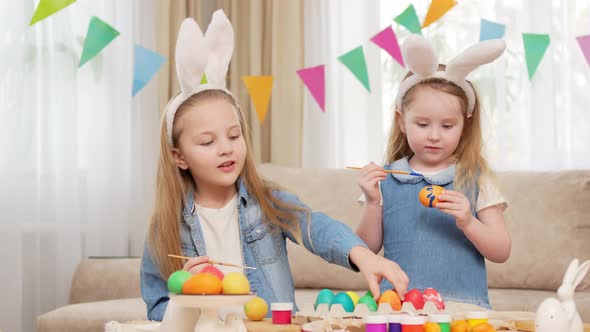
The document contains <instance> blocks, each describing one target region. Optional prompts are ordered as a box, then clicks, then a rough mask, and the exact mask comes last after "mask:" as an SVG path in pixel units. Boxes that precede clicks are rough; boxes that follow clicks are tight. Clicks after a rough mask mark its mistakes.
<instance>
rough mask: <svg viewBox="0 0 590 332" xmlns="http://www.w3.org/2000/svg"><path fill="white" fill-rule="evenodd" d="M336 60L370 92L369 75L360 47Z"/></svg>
mask: <svg viewBox="0 0 590 332" xmlns="http://www.w3.org/2000/svg"><path fill="white" fill-rule="evenodd" d="M338 60H340V62H342V64H344V65H345V66H346V68H348V70H350V71H351V72H352V73H353V74H354V76H356V78H357V79H358V80H359V81H360V82H361V83H362V84H363V85H364V86H365V89H367V91H369V92H371V85H370V84H369V74H368V72H367V62H366V61H365V53H364V52H363V47H362V46H359V47H357V48H355V49H353V50H352V51H350V52H348V53H345V54H343V55H341V56H339V57H338Z"/></svg>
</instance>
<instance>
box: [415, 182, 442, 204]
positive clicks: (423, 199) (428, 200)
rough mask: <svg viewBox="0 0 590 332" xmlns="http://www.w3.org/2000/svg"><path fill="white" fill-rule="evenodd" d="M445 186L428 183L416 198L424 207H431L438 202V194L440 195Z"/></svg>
mask: <svg viewBox="0 0 590 332" xmlns="http://www.w3.org/2000/svg"><path fill="white" fill-rule="evenodd" d="M443 190H445V188H443V187H441V186H436V185H433V184H431V185H428V186H426V187H424V188H422V190H420V192H419V193H418V200H420V203H422V205H424V206H426V207H430V208H433V207H435V205H436V203H438V196H440V195H442V192H443Z"/></svg>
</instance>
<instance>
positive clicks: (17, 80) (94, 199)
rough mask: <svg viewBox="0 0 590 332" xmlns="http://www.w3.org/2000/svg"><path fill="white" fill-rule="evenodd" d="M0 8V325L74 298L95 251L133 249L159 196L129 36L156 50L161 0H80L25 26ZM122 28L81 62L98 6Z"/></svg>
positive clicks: (25, 15)
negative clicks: (75, 284)
mask: <svg viewBox="0 0 590 332" xmlns="http://www.w3.org/2000/svg"><path fill="white" fill-rule="evenodd" d="M37 3H38V1H33V0H26V1H2V2H1V4H0V12H2V13H3V15H2V20H0V31H2V33H0V38H1V39H0V42H1V45H2V46H1V47H0V52H1V53H0V112H1V119H2V120H0V147H1V150H0V152H1V157H0V243H1V248H2V250H0V261H1V262H2V268H1V269H0V285H2V286H1V289H2V297H1V298H0V329H2V330H4V331H33V330H34V326H35V318H36V317H37V316H38V315H39V314H42V313H44V312H47V311H50V310H53V309H55V308H56V307H59V306H62V305H65V304H67V301H68V292H69V287H70V282H71V278H72V273H73V271H74V269H75V267H76V265H77V263H78V262H79V261H80V259H82V258H85V257H88V256H130V255H133V256H137V255H140V254H141V247H142V243H143V239H144V236H145V230H146V224H147V220H148V217H149V213H150V210H151V206H152V200H153V189H154V178H155V176H154V175H155V165H156V154H157V150H158V149H157V146H158V145H157V142H158V138H157V133H158V120H159V110H158V109H157V105H158V100H157V90H156V89H157V87H156V84H155V81H153V82H150V83H149V84H148V85H147V86H146V87H145V88H144V90H143V91H141V92H140V93H139V94H138V95H137V96H136V97H134V98H132V97H131V87H132V80H133V46H134V43H138V44H141V45H143V46H144V47H147V48H150V49H155V31H154V27H155V24H154V18H155V17H154V16H155V12H154V1H152V0H151V1H143V0H142V1H140V0H133V1H116V0H107V1H78V2H76V3H74V4H72V5H70V6H69V7H67V8H65V9H64V10H62V11H60V12H58V13H57V14H55V15H53V16H51V17H49V18H47V19H45V20H44V21H41V22H39V23H37V24H35V25H34V26H32V27H29V26H28V22H29V21H30V18H31V17H32V14H33V12H34V9H35V7H36V5H37ZM93 15H96V16H97V17H99V18H101V19H103V20H104V21H106V22H107V23H109V24H110V25H112V26H113V27H115V28H116V29H117V30H118V31H119V32H120V33H121V34H120V36H119V37H118V38H117V39H115V40H114V41H113V42H112V43H111V44H110V45H108V46H107V47H106V48H105V49H104V50H103V51H102V52H101V53H100V54H99V55H98V56H97V57H96V58H94V59H92V60H91V61H90V62H88V63H86V64H85V65H84V66H83V67H82V68H78V62H79V58H80V54H81V51H82V45H83V41H84V38H85V36H86V32H87V29H88V22H89V21H90V18H91V16H93Z"/></svg>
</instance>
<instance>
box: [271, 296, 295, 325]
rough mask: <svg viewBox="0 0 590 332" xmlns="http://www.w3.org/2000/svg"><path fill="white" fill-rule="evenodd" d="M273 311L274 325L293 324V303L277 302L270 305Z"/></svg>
mask: <svg viewBox="0 0 590 332" xmlns="http://www.w3.org/2000/svg"><path fill="white" fill-rule="evenodd" d="M270 310H271V311H272V323H273V324H275V325H282V324H291V312H292V311H293V303H291V302H277V303H271V304H270Z"/></svg>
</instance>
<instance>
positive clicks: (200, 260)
mask: <svg viewBox="0 0 590 332" xmlns="http://www.w3.org/2000/svg"><path fill="white" fill-rule="evenodd" d="M208 261H209V257H207V256H197V257H193V258H191V259H189V260H188V261H187V262H186V263H184V266H183V267H182V269H183V270H185V271H191V270H192V269H193V268H194V267H195V266H197V265H201V264H204V263H207V262H208Z"/></svg>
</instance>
